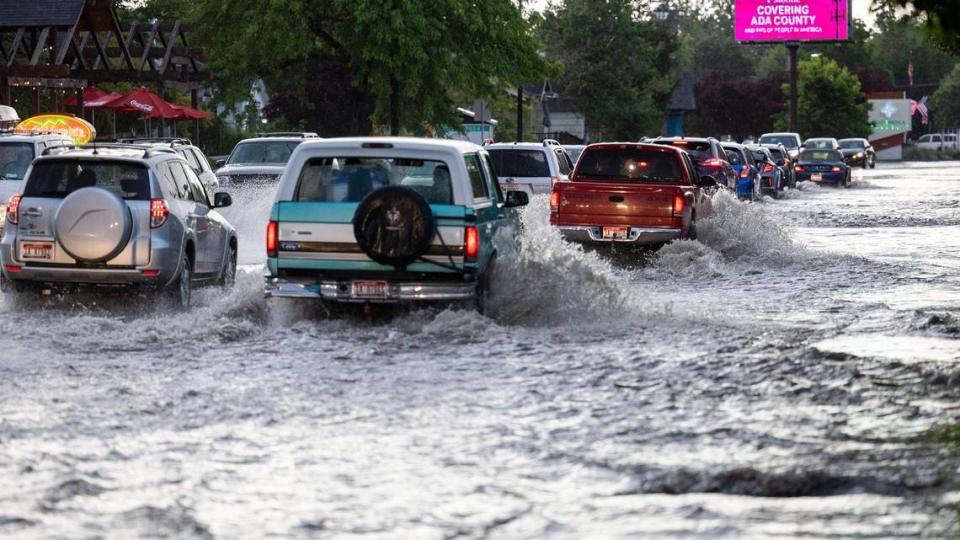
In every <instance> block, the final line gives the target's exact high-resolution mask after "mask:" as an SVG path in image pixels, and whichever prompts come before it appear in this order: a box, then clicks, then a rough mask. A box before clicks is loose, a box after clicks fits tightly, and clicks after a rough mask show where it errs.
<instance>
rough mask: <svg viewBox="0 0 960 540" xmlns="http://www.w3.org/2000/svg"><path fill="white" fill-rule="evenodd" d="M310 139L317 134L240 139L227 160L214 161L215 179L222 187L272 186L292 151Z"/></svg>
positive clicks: (282, 134) (267, 134)
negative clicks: (215, 168) (245, 185)
mask: <svg viewBox="0 0 960 540" xmlns="http://www.w3.org/2000/svg"><path fill="white" fill-rule="evenodd" d="M311 139H317V134H316V133H258V134H257V136H256V137H253V138H251V139H244V140H242V141H240V142H239V143H237V146H235V147H234V148H233V152H230V156H229V157H227V159H225V160H219V161H217V163H216V166H217V167H218V168H217V172H216V175H217V180H219V182H220V186H221V187H224V188H231V187H237V186H242V185H244V184H272V183H276V182H278V181H279V180H280V175H281V174H282V173H283V169H284V168H286V166H287V161H288V160H289V159H290V155H291V154H293V150H294V149H295V148H296V147H297V146H299V145H300V143H302V142H303V141H307V140H311Z"/></svg>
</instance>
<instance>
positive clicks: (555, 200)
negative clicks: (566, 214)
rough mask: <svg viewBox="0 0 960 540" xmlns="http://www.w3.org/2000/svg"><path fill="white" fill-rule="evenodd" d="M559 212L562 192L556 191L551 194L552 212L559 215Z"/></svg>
mask: <svg viewBox="0 0 960 540" xmlns="http://www.w3.org/2000/svg"><path fill="white" fill-rule="evenodd" d="M559 211H560V192H559V191H556V190H554V192H553V193H551V194H550V212H551V213H557V212H559Z"/></svg>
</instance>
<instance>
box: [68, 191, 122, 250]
mask: <svg viewBox="0 0 960 540" xmlns="http://www.w3.org/2000/svg"><path fill="white" fill-rule="evenodd" d="M53 230H54V234H55V235H56V238H57V242H59V244H60V247H62V248H63V250H64V251H66V252H67V254H68V255H70V256H71V257H73V258H74V259H76V260H78V261H83V262H104V261H108V260H110V259H112V258H114V257H116V256H117V254H119V253H120V252H121V251H123V248H125V247H126V246H127V243H128V242H129V241H130V234H131V232H132V230H133V220H132V219H131V217H130V209H129V208H127V204H126V203H125V202H124V201H123V199H121V198H120V197H119V196H117V195H116V194H114V193H111V192H109V191H107V190H105V189H102V188H97V187H87V188H81V189H78V190H76V191H74V192H73V193H71V194H70V195H67V197H66V198H65V199H63V202H61V203H60V207H59V208H58V209H57V213H56V215H55V216H54V226H53Z"/></svg>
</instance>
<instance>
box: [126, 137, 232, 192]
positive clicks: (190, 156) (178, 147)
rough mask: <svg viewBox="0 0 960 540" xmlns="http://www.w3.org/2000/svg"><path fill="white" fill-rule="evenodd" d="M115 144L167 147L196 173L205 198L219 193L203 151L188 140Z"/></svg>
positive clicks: (214, 175)
mask: <svg viewBox="0 0 960 540" xmlns="http://www.w3.org/2000/svg"><path fill="white" fill-rule="evenodd" d="M117 142H119V143H124V144H146V145H150V146H157V147H168V148H170V149H172V150H173V151H174V152H176V153H178V154H180V156H182V157H183V159H185V160H187V163H189V164H190V168H191V169H193V172H194V173H196V175H197V176H198V177H199V178H200V183H202V184H203V187H205V188H206V190H207V197H213V196H214V195H215V194H216V193H217V192H218V191H220V181H219V180H218V179H217V175H216V174H214V173H213V169H212V168H210V160H208V159H207V156H206V155H204V153H203V150H200V148H198V147H197V146H195V145H194V144H193V143H192V142H190V139H184V138H176V137H171V138H166V137H152V138H137V139H119V140H118V141H117Z"/></svg>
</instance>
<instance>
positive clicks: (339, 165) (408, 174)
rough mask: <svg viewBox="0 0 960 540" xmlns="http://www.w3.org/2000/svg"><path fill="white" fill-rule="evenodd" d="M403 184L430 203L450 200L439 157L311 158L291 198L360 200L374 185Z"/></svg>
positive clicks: (447, 169) (444, 168) (446, 175)
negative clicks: (434, 158)
mask: <svg viewBox="0 0 960 540" xmlns="http://www.w3.org/2000/svg"><path fill="white" fill-rule="evenodd" d="M384 186H405V187H408V188H410V189H412V190H414V191H416V192H417V193H419V194H420V195H422V196H423V198H425V199H426V200H427V202H428V203H430V204H453V182H452V180H451V177H450V167H449V166H448V165H447V164H446V163H444V162H442V161H431V160H424V159H407V158H368V157H364V158H351V157H336V158H314V159H311V160H310V161H308V162H307V164H306V165H304V167H303V171H301V173H300V180H299V181H298V183H297V191H296V194H295V195H294V198H293V200H295V201H301V202H308V201H310V202H360V201H361V200H363V198H364V197H366V196H367V194H369V193H370V192H372V191H373V190H375V189H378V188H381V187H384Z"/></svg>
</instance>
